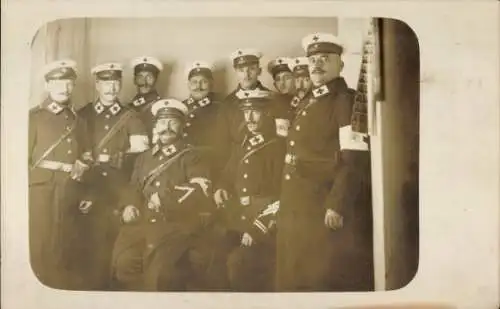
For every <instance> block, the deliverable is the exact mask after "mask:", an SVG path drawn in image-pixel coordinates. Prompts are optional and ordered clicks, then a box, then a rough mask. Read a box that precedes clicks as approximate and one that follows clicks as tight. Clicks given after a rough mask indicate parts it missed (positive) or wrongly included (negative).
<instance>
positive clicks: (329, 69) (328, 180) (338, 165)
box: [276, 33, 371, 291]
mask: <svg viewBox="0 0 500 309" xmlns="http://www.w3.org/2000/svg"><path fill="white" fill-rule="evenodd" d="M303 47H304V49H305V51H306V54H307V57H308V58H309V72H310V76H311V80H312V83H313V89H312V91H311V92H309V93H308V95H306V96H305V97H304V99H303V100H302V101H301V102H300V103H299V105H298V107H297V110H296V114H297V116H296V117H295V119H294V120H293V122H292V124H291V127H290V131H289V134H288V137H287V154H286V157H285V167H284V172H283V178H282V192H281V205H280V213H279V216H278V222H277V226H278V236H277V248H278V249H277V278H276V279H277V280H276V283H277V290H278V291H357V290H365V289H369V287H370V283H369V282H367V281H369V280H366V279H365V278H367V277H370V275H371V274H370V273H369V271H368V272H367V268H366V267H365V266H364V264H363V263H362V262H361V260H362V259H361V258H360V256H362V255H363V251H364V250H366V248H364V243H363V241H362V238H363V237H360V233H359V230H360V229H362V228H363V226H362V224H360V222H363V221H364V220H360V218H358V209H357V208H358V205H357V204H356V197H357V196H358V195H360V194H363V192H362V191H360V188H361V187H362V186H361V185H360V181H359V177H357V173H356V167H355V166H354V165H353V162H355V161H353V159H352V153H351V151H349V147H350V145H349V143H348V142H349V141H350V140H351V134H350V132H349V131H350V124H351V113H352V107H353V102H354V92H353V91H352V90H351V89H349V88H348V87H347V84H346V82H345V80H344V79H343V78H342V77H341V76H340V72H341V70H342V67H343V62H342V58H341V55H342V51H343V47H342V45H341V44H340V43H339V41H338V39H337V38H336V37H335V36H333V35H331V34H324V33H319V34H312V35H309V36H307V37H305V38H304V40H303ZM299 227H300V228H299Z"/></svg>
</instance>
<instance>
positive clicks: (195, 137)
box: [182, 93, 220, 148]
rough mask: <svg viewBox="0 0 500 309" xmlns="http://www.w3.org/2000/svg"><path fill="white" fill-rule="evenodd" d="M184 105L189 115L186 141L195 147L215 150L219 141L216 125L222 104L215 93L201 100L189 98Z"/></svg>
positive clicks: (184, 136) (185, 131)
mask: <svg viewBox="0 0 500 309" xmlns="http://www.w3.org/2000/svg"><path fill="white" fill-rule="evenodd" d="M182 103H184V104H185V105H186V106H187V108H188V110H189V113H188V115H187V122H186V126H185V128H184V134H183V138H184V140H185V141H186V142H187V143H188V144H191V145H193V146H198V147H200V146H201V147H209V148H214V147H215V142H216V140H217V138H218V137H217V135H216V131H215V130H216V124H217V112H218V110H219V106H220V102H219V101H218V100H217V98H216V97H215V95H214V94H213V93H211V94H209V95H208V96H207V97H205V98H204V99H201V100H198V101H196V100H194V99H193V98H191V97H190V98H188V99H186V100H184V101H182Z"/></svg>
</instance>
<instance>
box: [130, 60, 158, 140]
mask: <svg viewBox="0 0 500 309" xmlns="http://www.w3.org/2000/svg"><path fill="white" fill-rule="evenodd" d="M130 66H131V67H132V68H133V70H134V85H135V86H136V87H137V94H136V95H135V97H134V98H133V99H132V103H131V107H132V109H134V110H135V111H136V112H138V114H139V117H140V118H141V120H142V122H143V123H144V126H145V127H146V131H147V132H148V134H151V132H152V131H151V130H152V127H153V124H152V123H153V116H152V115H151V105H152V104H153V103H154V102H156V101H158V100H159V99H160V95H159V94H158V92H157V90H156V82H157V80H158V76H159V74H160V72H161V71H163V64H162V63H161V62H160V60H158V59H156V58H154V57H150V56H142V57H137V58H135V59H132V61H131V62H130ZM149 139H150V140H151V136H149Z"/></svg>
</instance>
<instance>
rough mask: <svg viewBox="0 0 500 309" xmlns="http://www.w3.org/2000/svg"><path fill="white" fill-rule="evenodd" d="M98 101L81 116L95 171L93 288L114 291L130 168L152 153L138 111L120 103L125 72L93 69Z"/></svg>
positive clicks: (89, 229)
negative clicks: (115, 246) (121, 206)
mask: <svg viewBox="0 0 500 309" xmlns="http://www.w3.org/2000/svg"><path fill="white" fill-rule="evenodd" d="M92 73H93V74H94V75H95V79H96V81H95V85H96V90H97V93H98V99H97V100H96V101H95V102H94V103H91V104H88V105H87V106H86V107H85V108H84V109H82V111H81V116H82V117H83V118H84V119H85V120H86V123H87V127H88V133H87V134H88V136H89V138H88V139H89V144H90V145H91V146H92V154H93V158H94V162H95V164H94V166H93V167H92V168H91V172H90V173H89V174H88V177H87V179H86V183H87V184H88V186H89V189H90V190H89V193H90V196H89V198H88V199H87V200H86V201H85V202H87V205H88V206H89V207H88V209H86V212H87V220H86V224H87V226H86V231H85V233H86V234H87V237H88V238H89V239H88V241H87V242H86V244H87V245H88V246H87V249H88V252H87V254H88V256H87V258H88V262H89V264H88V266H89V269H88V274H89V276H90V278H89V280H90V282H89V286H90V288H95V289H107V288H109V274H110V271H109V267H110V264H111V261H110V260H111V251H112V247H113V244H114V242H115V239H116V236H117V234H118V229H119V226H120V209H119V208H118V201H119V198H120V196H121V195H122V194H123V193H124V188H125V185H126V184H127V183H128V180H129V179H130V174H131V170H130V168H129V167H130V166H133V163H131V162H133V161H134V160H135V158H136V156H137V155H138V154H139V153H142V152H144V151H145V150H147V149H148V148H149V140H148V136H147V133H146V129H145V127H144V124H143V123H142V121H141V120H140V118H139V116H138V114H137V112H136V111H134V110H133V109H129V108H127V107H125V106H124V105H122V104H121V103H120V101H119V99H118V95H119V93H120V91H121V85H122V83H121V82H122V66H121V64H119V63H104V64H100V65H97V66H96V67H94V68H93V69H92Z"/></svg>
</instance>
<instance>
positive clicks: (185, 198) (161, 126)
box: [113, 99, 216, 291]
mask: <svg viewBox="0 0 500 309" xmlns="http://www.w3.org/2000/svg"><path fill="white" fill-rule="evenodd" d="M152 113H153V115H154V116H155V126H154V129H153V130H154V132H153V136H154V140H155V142H156V143H155V145H154V147H153V149H152V150H150V151H147V152H145V153H143V154H142V155H141V156H139V158H138V159H137V161H136V164H135V168H134V172H133V174H132V178H131V182H130V186H128V187H127V188H129V189H128V190H127V192H128V194H125V195H124V196H123V198H122V203H121V205H122V207H121V209H123V212H122V215H123V220H124V222H126V223H127V224H129V225H130V226H131V228H129V229H125V227H124V228H123V229H122V232H123V233H120V237H119V238H118V240H117V242H116V244H115V249H114V254H113V269H114V276H115V279H116V280H117V281H118V282H119V283H120V284H121V285H122V287H123V288H124V289H135V290H138V289H141V290H148V291H182V290H186V288H187V287H186V286H187V282H189V281H190V280H191V276H192V267H191V266H192V265H191V263H190V262H191V261H190V255H189V251H190V250H191V249H192V246H193V245H194V243H195V240H196V238H198V237H199V236H200V235H202V234H203V233H204V220H203V216H204V215H205V214H206V213H207V212H208V213H210V212H211V211H214V210H215V209H216V206H215V204H214V203H213V201H212V200H211V197H212V192H211V181H210V180H209V179H210V175H209V172H210V170H209V168H208V167H207V165H206V164H205V163H206V162H205V160H204V159H203V157H202V156H201V153H200V152H199V151H197V150H196V148H194V147H192V146H190V145H188V144H186V143H185V142H184V141H183V139H182V138H181V137H182V133H183V132H182V130H183V127H184V124H185V121H186V115H187V113H188V109H187V108H186V106H185V105H184V104H183V103H181V102H179V101H177V100H174V99H170V100H159V101H158V102H156V103H155V104H154V105H153V106H152Z"/></svg>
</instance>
